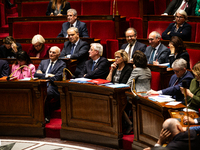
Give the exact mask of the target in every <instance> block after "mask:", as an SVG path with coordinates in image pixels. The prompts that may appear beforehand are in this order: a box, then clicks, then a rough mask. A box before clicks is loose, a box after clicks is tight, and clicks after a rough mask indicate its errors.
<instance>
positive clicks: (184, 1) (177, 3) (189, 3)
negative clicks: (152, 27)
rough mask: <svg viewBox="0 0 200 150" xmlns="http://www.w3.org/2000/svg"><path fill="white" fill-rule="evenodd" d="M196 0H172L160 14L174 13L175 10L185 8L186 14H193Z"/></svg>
mask: <svg viewBox="0 0 200 150" xmlns="http://www.w3.org/2000/svg"><path fill="white" fill-rule="evenodd" d="M196 2H197V0H172V1H171V2H170V3H169V5H168V6H167V9H166V10H165V12H164V14H162V15H175V13H176V11H177V10H180V9H181V10H185V11H186V13H187V14H188V16H195V8H196Z"/></svg>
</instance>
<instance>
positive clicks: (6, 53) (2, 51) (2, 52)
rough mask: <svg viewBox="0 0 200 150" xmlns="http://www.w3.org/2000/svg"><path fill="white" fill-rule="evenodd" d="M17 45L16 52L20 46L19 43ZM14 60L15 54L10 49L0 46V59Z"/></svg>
mask: <svg viewBox="0 0 200 150" xmlns="http://www.w3.org/2000/svg"><path fill="white" fill-rule="evenodd" d="M15 44H16V45H17V50H18V51H21V50H22V46H21V44H19V43H15ZM8 57H10V58H15V57H16V54H15V53H14V52H13V51H12V48H10V49H7V48H6V47H5V46H4V45H1V46H0V58H8Z"/></svg>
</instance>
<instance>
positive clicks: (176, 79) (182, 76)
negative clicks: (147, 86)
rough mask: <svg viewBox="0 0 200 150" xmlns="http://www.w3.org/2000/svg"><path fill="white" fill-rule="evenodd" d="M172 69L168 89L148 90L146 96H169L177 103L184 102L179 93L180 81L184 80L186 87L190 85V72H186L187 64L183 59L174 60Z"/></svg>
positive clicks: (182, 96)
mask: <svg viewBox="0 0 200 150" xmlns="http://www.w3.org/2000/svg"><path fill="white" fill-rule="evenodd" d="M172 68H173V70H174V73H175V74H174V75H173V76H172V77H171V79H170V81H169V87H168V88H166V89H163V90H160V91H154V90H150V91H148V92H147V94H164V95H171V96H172V97H173V98H174V99H176V100H177V101H182V103H185V101H184V95H183V94H182V93H181V90H180V87H182V81H183V80H185V81H186V82H187V85H190V82H191V80H192V79H193V78H194V77H193V75H192V73H191V72H190V71H187V70H186V68H187V62H186V61H185V60H184V59H183V58H180V59H176V60H175V61H174V62H173V64H172Z"/></svg>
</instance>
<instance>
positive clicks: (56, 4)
mask: <svg viewBox="0 0 200 150" xmlns="http://www.w3.org/2000/svg"><path fill="white" fill-rule="evenodd" d="M70 8H71V6H70V3H69V2H67V1H66V0H51V1H50V2H49V5H48V7H47V12H46V15H47V16H63V15H67V10H68V9H70Z"/></svg>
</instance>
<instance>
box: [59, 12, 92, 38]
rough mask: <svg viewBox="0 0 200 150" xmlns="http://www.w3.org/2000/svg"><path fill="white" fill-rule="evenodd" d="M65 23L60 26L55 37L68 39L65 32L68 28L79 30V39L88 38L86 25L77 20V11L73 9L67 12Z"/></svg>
mask: <svg viewBox="0 0 200 150" xmlns="http://www.w3.org/2000/svg"><path fill="white" fill-rule="evenodd" d="M67 21H68V22H65V23H63V24H62V29H61V32H60V33H59V34H58V36H57V37H66V38H67V37H68V34H67V30H68V29H69V28H70V27H76V28H78V30H79V37H89V36H88V30H87V26H86V23H84V22H81V21H79V20H77V11H76V10H75V9H68V10H67Z"/></svg>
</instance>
